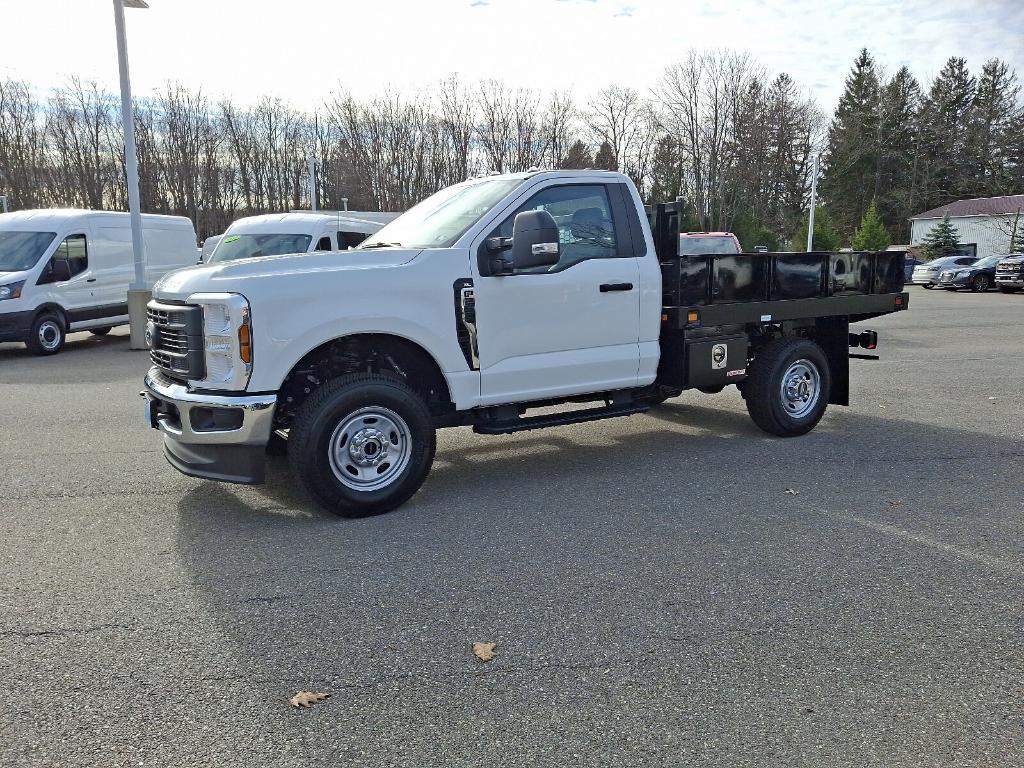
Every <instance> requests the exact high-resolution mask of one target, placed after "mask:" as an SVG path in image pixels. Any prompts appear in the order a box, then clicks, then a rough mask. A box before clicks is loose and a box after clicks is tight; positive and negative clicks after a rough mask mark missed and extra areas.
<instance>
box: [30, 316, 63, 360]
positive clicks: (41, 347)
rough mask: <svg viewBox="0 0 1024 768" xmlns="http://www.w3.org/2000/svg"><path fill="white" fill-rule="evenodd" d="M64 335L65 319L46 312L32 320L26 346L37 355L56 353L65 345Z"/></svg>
mask: <svg viewBox="0 0 1024 768" xmlns="http://www.w3.org/2000/svg"><path fill="white" fill-rule="evenodd" d="M64 335H65V331H64V321H63V320H62V319H61V318H60V317H58V316H57V315H51V314H46V313H44V314H41V315H39V317H37V318H36V319H35V320H34V321H33V322H32V329H31V330H30V331H29V334H28V338H27V339H26V340H25V346H27V347H28V348H29V349H30V350H32V353H33V354H35V355H56V354H57V353H58V352H60V351H61V349H62V348H63V347H64Z"/></svg>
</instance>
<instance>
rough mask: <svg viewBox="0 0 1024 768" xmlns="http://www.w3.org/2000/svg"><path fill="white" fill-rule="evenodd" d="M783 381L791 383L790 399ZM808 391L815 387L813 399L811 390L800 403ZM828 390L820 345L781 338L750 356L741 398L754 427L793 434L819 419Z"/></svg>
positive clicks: (827, 371)
mask: <svg viewBox="0 0 1024 768" xmlns="http://www.w3.org/2000/svg"><path fill="white" fill-rule="evenodd" d="M787 374H788V375H787ZM805 374H806V375H805ZM787 380H789V381H791V382H792V384H793V387H792V395H793V396H792V399H787V395H786V394H785V390H784V382H785V381H787ZM810 390H816V392H817V396H816V399H814V394H813V391H811V392H810V394H807V398H808V399H805V400H804V401H803V402H800V401H801V400H802V399H804V395H805V393H807V392H808V391H810ZM831 391H832V373H831V369H830V368H829V365H828V358H826V357H825V353H824V352H823V351H822V349H821V347H819V346H818V345H817V344H815V343H814V342H813V341H807V340H806V339H795V338H783V339H775V340H774V341H771V342H769V343H768V344H766V345H765V346H764V347H762V348H761V350H760V351H759V352H758V353H757V355H756V356H755V357H754V361H753V362H752V363H751V364H750V376H749V378H748V379H747V380H746V381H745V382H744V386H743V397H744V399H745V400H746V402H747V412H748V413H749V414H750V418H751V419H753V420H754V423H755V424H757V426H759V427H760V428H761V429H763V430H764V431H765V432H768V433H769V434H772V435H778V436H779V437H796V436H797V435H804V434H807V433H808V432H810V431H811V430H812V429H814V427H815V425H817V423H818V422H819V421H821V417H822V416H823V415H824V414H825V409H826V408H827V407H828V399H829V394H830V393H831Z"/></svg>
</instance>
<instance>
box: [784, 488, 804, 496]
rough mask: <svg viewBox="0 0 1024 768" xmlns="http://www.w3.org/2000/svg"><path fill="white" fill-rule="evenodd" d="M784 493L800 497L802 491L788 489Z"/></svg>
mask: <svg viewBox="0 0 1024 768" xmlns="http://www.w3.org/2000/svg"><path fill="white" fill-rule="evenodd" d="M784 493H788V494H789V495H790V496H799V495H800V491H798V490H797V489H796V488H787V489H786V490H785V491H784Z"/></svg>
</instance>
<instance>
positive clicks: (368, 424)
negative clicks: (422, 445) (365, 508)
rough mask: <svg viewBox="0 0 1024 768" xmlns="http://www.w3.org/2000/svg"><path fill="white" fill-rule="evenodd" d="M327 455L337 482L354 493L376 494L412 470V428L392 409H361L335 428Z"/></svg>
mask: <svg viewBox="0 0 1024 768" xmlns="http://www.w3.org/2000/svg"><path fill="white" fill-rule="evenodd" d="M327 451H328V455H329V458H330V461H331V471H332V472H334V476H335V477H336V478H337V479H338V482H340V483H341V484H342V485H344V486H345V487H346V488H351V489H352V490H354V491H376V490H379V489H381V488H385V487H387V486H388V485H390V484H391V483H393V482H395V480H397V479H398V477H399V476H401V474H402V472H404V471H405V468H406V467H407V466H409V460H410V458H411V456H412V438H411V435H410V434H409V425H408V424H406V423H405V420H404V419H403V418H402V417H401V416H399V415H398V414H397V413H395V412H394V411H392V410H391V409H389V408H384V407H382V406H378V405H371V406H367V407H365V408H360V409H359V410H357V411H353V412H352V413H350V414H349V415H348V416H346V417H345V418H344V419H342V420H341V422H339V424H338V426H337V427H335V428H334V432H333V433H331V439H330V440H329V441H328V443H327Z"/></svg>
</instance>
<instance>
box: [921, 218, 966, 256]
mask: <svg viewBox="0 0 1024 768" xmlns="http://www.w3.org/2000/svg"><path fill="white" fill-rule="evenodd" d="M923 245H924V253H925V255H926V256H927V257H928V258H929V260H930V259H939V258H942V257H943V256H953V255H955V254H956V253H958V252H959V250H960V239H959V237H958V236H957V233H956V229H955V228H954V227H953V224H952V222H950V220H949V214H948V213H947V214H946V215H945V216H943V217H942V221H940V222H939V223H938V224H936V225H935V226H934V227H932V228H931V229H930V230H929V231H928V234H927V235H925V236H924V242H923Z"/></svg>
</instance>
